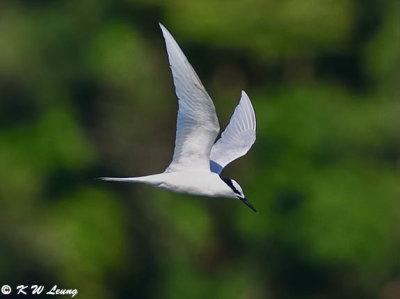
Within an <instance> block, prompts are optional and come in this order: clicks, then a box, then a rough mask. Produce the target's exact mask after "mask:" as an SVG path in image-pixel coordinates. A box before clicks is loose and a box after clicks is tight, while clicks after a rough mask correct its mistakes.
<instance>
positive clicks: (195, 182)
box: [100, 24, 256, 212]
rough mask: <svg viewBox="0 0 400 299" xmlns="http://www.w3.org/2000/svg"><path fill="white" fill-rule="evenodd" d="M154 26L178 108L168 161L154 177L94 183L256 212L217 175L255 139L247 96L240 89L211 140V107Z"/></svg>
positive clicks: (178, 53) (176, 50)
mask: <svg viewBox="0 0 400 299" xmlns="http://www.w3.org/2000/svg"><path fill="white" fill-rule="evenodd" d="M159 25H160V27H161V30H162V33H163V36H164V39H165V43H166V47H167V52H168V60H169V65H170V68H171V70H172V76H173V81H174V85H175V93H176V95H177V97H178V106H179V108H178V117H177V128H176V138H175V149H174V155H173V159H172V162H171V164H170V165H169V166H168V168H167V169H166V170H165V171H164V172H163V173H159V174H153V175H147V176H141V177H127V178H111V177H102V178H100V179H102V180H105V181H118V182H130V183H144V184H148V185H151V186H154V187H158V188H163V189H167V190H170V191H173V192H177V193H185V194H191V195H199V196H207V197H224V198H232V199H239V200H241V201H242V202H243V203H245V204H246V205H247V206H248V207H250V208H251V209H252V210H253V211H254V212H256V209H255V208H254V206H253V205H252V204H251V203H250V202H249V201H248V200H247V199H246V197H245V195H244V193H243V190H242V188H241V187H240V185H239V184H238V183H237V182H236V181H235V180H233V179H229V178H224V177H221V176H220V174H221V172H222V170H223V168H224V167H225V166H226V165H228V164H229V163H230V162H232V161H234V160H236V159H237V158H239V157H242V156H244V155H245V154H246V153H247V152H248V151H249V149H250V148H251V146H252V145H253V143H254V142H255V140H256V117H255V113H254V109H253V106H252V104H251V102H250V99H249V97H248V96H247V94H246V93H245V92H244V91H242V93H241V98H240V101H239V104H238V105H237V106H236V108H235V111H234V113H233V115H232V117H231V119H230V121H229V124H228V126H227V127H226V129H225V131H224V132H223V133H222V134H221V137H220V138H219V139H218V141H217V142H215V140H216V138H217V136H218V134H219V130H220V128H219V123H218V117H217V114H216V112H215V107H214V103H213V101H212V100H211V98H210V96H209V95H208V93H207V91H206V90H205V88H204V86H203V84H202V83H201V81H200V79H199V77H198V76H197V74H196V72H195V71H194V69H193V67H192V66H191V65H190V63H189V62H188V60H187V58H186V56H185V55H184V54H183V52H182V50H181V49H180V47H179V46H178V44H177V42H176V41H175V39H174V38H173V37H172V35H171V34H170V33H169V32H168V30H167V29H166V28H165V27H164V26H163V25H162V24H159Z"/></svg>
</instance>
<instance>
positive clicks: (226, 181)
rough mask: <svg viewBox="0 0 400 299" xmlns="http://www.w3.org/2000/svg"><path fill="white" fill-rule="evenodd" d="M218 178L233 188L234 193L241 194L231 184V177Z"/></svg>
mask: <svg viewBox="0 0 400 299" xmlns="http://www.w3.org/2000/svg"><path fill="white" fill-rule="evenodd" d="M220 178H221V180H223V181H224V182H225V184H227V185H228V186H229V187H230V188H231V189H232V190H233V192H235V193H236V194H238V195H241V194H240V192H239V190H237V189H236V188H235V186H233V183H232V180H231V179H228V178H223V177H220Z"/></svg>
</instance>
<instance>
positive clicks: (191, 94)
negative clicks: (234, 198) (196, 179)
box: [160, 24, 219, 172]
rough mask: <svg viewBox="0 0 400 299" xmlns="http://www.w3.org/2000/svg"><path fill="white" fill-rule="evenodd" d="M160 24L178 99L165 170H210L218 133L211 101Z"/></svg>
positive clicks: (174, 42) (173, 41)
mask: <svg viewBox="0 0 400 299" xmlns="http://www.w3.org/2000/svg"><path fill="white" fill-rule="evenodd" d="M160 27H161V30H162V32H163V35H164V39H165V43H166V45H167V52H168V59H169V64H170V67H171V70H172V76H173V79H174V85H175V92H176V95H177V97H178V99H179V101H178V103H179V110H178V120H177V126H176V139H175V150H174V157H173V159H172V162H171V164H170V165H169V166H168V168H167V169H166V170H165V171H166V172H175V171H181V170H188V169H207V170H209V169H210V166H209V163H210V151H211V147H212V146H213V144H214V142H215V139H216V138H217V135H218V133H219V124H218V118H217V114H216V113H215V107H214V103H213V102H212V100H211V98H210V96H209V95H208V93H207V91H206V90H205V88H204V86H203V84H202V83H201V81H200V79H199V77H198V76H197V74H196V72H195V71H194V69H193V68H192V66H191V65H190V63H189V62H188V60H187V58H186V57H185V55H184V54H183V52H182V50H181V49H180V48H179V46H178V44H177V43H176V41H175V40H174V38H173V37H172V35H171V34H170V33H169V32H168V30H167V29H165V27H164V26H163V25H161V24H160Z"/></svg>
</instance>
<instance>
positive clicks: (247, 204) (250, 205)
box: [239, 197, 257, 213]
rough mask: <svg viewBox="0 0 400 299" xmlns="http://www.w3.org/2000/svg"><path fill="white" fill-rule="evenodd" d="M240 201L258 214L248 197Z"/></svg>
mask: <svg viewBox="0 0 400 299" xmlns="http://www.w3.org/2000/svg"><path fill="white" fill-rule="evenodd" d="M239 199H240V200H241V201H242V202H243V203H244V204H245V205H246V206H248V207H249V208H250V209H252V210H253V211H254V212H256V213H257V210H256V209H255V208H254V206H253V205H252V204H251V202H250V201H248V200H247V198H246V197H243V198H242V197H239Z"/></svg>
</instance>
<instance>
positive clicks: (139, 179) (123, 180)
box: [98, 177, 143, 183]
mask: <svg viewBox="0 0 400 299" xmlns="http://www.w3.org/2000/svg"><path fill="white" fill-rule="evenodd" d="M98 179H99V180H102V181H109V182H125V183H141V182H143V181H142V180H141V178H110V177H101V178H98Z"/></svg>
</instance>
